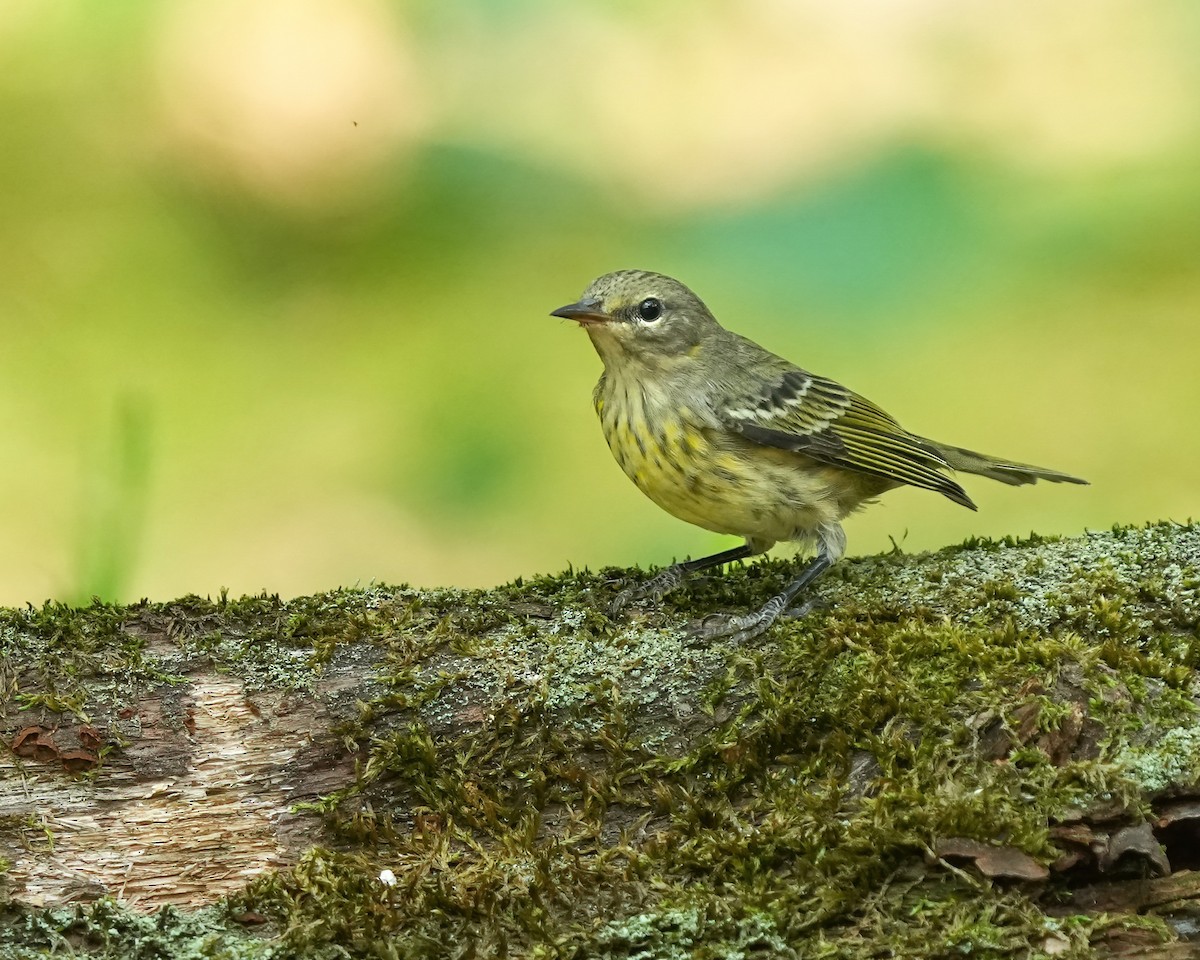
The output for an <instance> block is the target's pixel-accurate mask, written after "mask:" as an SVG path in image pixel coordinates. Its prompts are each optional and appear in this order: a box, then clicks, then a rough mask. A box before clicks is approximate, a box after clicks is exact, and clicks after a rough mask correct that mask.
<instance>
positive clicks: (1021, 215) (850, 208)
mask: <svg viewBox="0 0 1200 960" xmlns="http://www.w3.org/2000/svg"><path fill="white" fill-rule="evenodd" d="M0 204H2V206H0V324H2V331H3V348H2V351H0V363H2V367H0V447H2V461H0V462H2V463H3V469H2V471H0V530H2V531H3V543H4V545H5V549H4V551H3V554H2V555H0V602H3V603H8V604H12V603H19V602H23V601H26V600H31V601H39V600H41V599H42V598H44V597H47V596H54V597H61V598H65V599H79V598H84V597H87V596H89V595H92V594H99V595H101V596H103V597H106V598H113V599H131V598H136V597H139V596H143V595H149V596H152V597H157V598H168V597H170V596H173V595H177V594H182V593H187V592H199V593H212V592H215V591H216V590H218V589H219V588H220V587H222V586H226V587H229V588H230V589H231V590H233V591H235V592H244V591H256V590H258V589H261V588H265V589H268V590H271V591H280V592H282V593H284V594H298V593H302V592H308V591H314V590H319V589H325V588H329V587H333V586H335V585H338V584H352V583H355V582H366V581H369V580H372V579H375V580H385V581H389V582H397V581H409V582H412V583H416V584H447V585H450V584H458V585H484V584H493V583H496V582H500V581H504V580H508V579H511V578H513V577H516V576H521V575H529V574H532V573H536V572H553V571H557V570H560V569H562V568H564V567H565V566H566V565H567V564H573V565H575V566H583V565H587V566H590V567H593V568H595V567H598V566H602V565H606V564H620V565H627V564H634V563H640V564H649V563H665V562H668V561H670V560H671V559H672V557H676V556H680V557H681V556H683V555H686V554H692V555H699V554H701V553H705V552H709V551H711V550H715V549H720V548H723V547H725V546H731V545H732V541H730V540H729V539H728V538H721V537H717V536H715V535H713V534H709V533H707V532H705V531H703V530H699V529H696V528H692V527H689V526H688V525H686V524H683V523H681V522H679V521H676V520H674V519H672V518H671V517H669V516H667V515H665V514H663V513H661V512H660V511H659V510H658V509H657V508H656V507H655V506H653V505H652V504H651V503H650V502H649V501H648V500H646V499H645V498H644V497H642V496H641V495H640V494H639V493H638V492H637V491H636V490H635V489H634V488H633V486H632V485H631V484H629V482H628V481H627V480H626V479H625V478H624V476H623V475H621V473H620V471H619V469H618V468H617V466H616V465H615V463H614V462H613V461H612V460H611V457H610V455H609V453H608V451H607V449H606V447H605V445H604V442H603V440H602V438H601V435H600V430H599V427H598V424H597V423H596V422H595V417H594V414H593V412H592V409H591V401H590V393H591V388H592V384H593V382H594V380H595V378H596V376H597V375H598V373H599V369H600V364H599V361H598V359H597V358H596V356H595V355H594V353H593V352H592V349H591V347H590V344H589V343H588V342H587V338H586V337H585V336H583V335H582V334H581V333H580V332H579V331H578V330H576V329H573V327H572V325H570V324H567V323H564V322H560V321H557V320H554V319H552V318H550V317H548V316H547V313H548V312H549V311H550V310H552V309H554V308H555V307H558V306H560V305H562V304H563V303H566V302H569V301H571V300H573V299H575V298H576V297H577V296H578V294H579V293H580V292H581V291H582V289H583V287H584V286H585V285H586V283H587V282H588V281H589V280H590V279H591V278H592V277H594V276H596V275H598V274H600V273H604V272H607V271H609V270H612V269H617V268H622V267H633V266H636V267H641V268H646V269H654V270H659V271H662V272H665V273H669V274H672V275H674V276H677V277H679V278H680V279H682V280H683V281H684V282H686V283H688V284H689V285H691V286H692V287H693V288H694V289H696V290H697V292H698V293H699V294H700V295H701V296H702V297H704V299H705V300H706V301H707V302H708V303H709V305H710V306H711V307H712V308H713V310H714V312H715V313H716V314H717V316H718V317H720V318H721V319H722V320H723V321H724V322H725V323H726V325H728V326H730V327H733V328H734V329H737V330H738V331H739V332H743V333H746V334H748V335H750V336H752V337H754V338H755V339H757V340H759V341H760V342H762V343H763V344H764V345H766V346H768V347H770V348H772V349H774V350H775V351H776V352H779V353H782V354H785V355H786V356H788V357H789V358H790V359H792V360H794V361H796V362H797V363H800V364H801V365H803V366H806V367H808V368H809V369H812V370H815V371H817V372H820V373H824V374H827V375H830V376H834V377H836V378H838V379H841V380H842V381H844V382H846V383H847V384H849V385H850V386H851V387H853V388H854V389H856V390H858V391H859V392H861V393H864V394H865V395H867V396H868V397H871V398H872V399H874V400H876V401H877V402H879V403H880V404H881V405H883V406H884V407H885V408H886V409H888V410H890V411H891V412H892V413H893V414H895V415H896V416H897V417H899V418H900V419H901V421H902V422H903V423H905V424H906V425H907V426H909V427H910V428H911V429H914V430H916V431H917V432H921V433H925V434H927V435H930V436H933V437H935V438H938V439H942V440H945V441H947V442H951V443H956V444H961V445H965V446H971V447H975V448H978V449H982V450H985V451H987V452H991V453H995V454H1000V455H1004V456H1011V457H1014V458H1018V459H1024V460H1029V461H1033V462H1036V463H1043V464H1045V465H1048V466H1051V467H1055V468H1059V469H1062V470H1067V471H1071V472H1075V473H1078V474H1081V475H1083V476H1086V477H1087V478H1089V479H1090V480H1091V481H1092V483H1093V486H1091V487H1088V488H1069V487H1068V488H1064V487H1055V486H1039V487H1037V488H1026V489H1021V490H1015V489H1011V488H1006V487H1002V486H1000V485H997V484H992V483H989V482H988V481H986V480H981V479H975V480H971V481H969V483H968V486H969V488H970V492H971V494H972V496H973V497H975V498H976V499H977V501H978V502H979V505H980V512H979V513H978V514H972V513H970V512H969V511H966V510H962V509H961V508H958V507H955V506H954V505H953V504H950V503H949V502H947V501H945V500H943V499H942V498H940V497H937V496H934V495H932V494H929V493H924V492H919V491H897V492H895V493H892V494H889V495H888V496H887V497H886V498H885V499H884V501H883V502H882V504H881V505H880V506H877V507H875V508H874V509H873V510H871V511H868V512H866V513H865V514H862V515H860V516H858V517H856V518H853V519H851V520H850V521H849V524H848V532H849V537H850V549H851V551H852V552H859V553H863V552H871V551H876V550H880V549H886V548H888V547H890V545H891V542H892V541H893V540H894V541H896V542H898V543H900V544H901V545H902V546H903V547H904V549H906V550H916V549H924V548H931V547H935V546H938V545H941V544H945V543H948V542H955V541H958V540H961V539H962V538H964V537H967V536H969V535H972V534H978V535H991V536H998V535H1004V534H1008V533H1017V534H1021V533H1026V532H1028V531H1030V530H1037V531H1039V532H1042V533H1078V532H1079V531H1081V530H1083V529H1085V528H1089V527H1092V528H1096V527H1107V526H1109V525H1111V524H1113V523H1115V522H1129V521H1142V520H1149V519H1163V518H1176V519H1184V518H1186V517H1187V516H1189V515H1190V514H1192V513H1194V512H1195V506H1194V504H1195V503H1196V493H1195V488H1196V486H1197V481H1198V480H1200V441H1198V440H1197V439H1196V433H1197V429H1196V425H1195V420H1196V419H1197V414H1198V412H1200V384H1198V379H1197V361H1198V359H1200V7H1197V5H1196V4H1195V3H1193V2H1190V0H1104V2H1101V3H1096V2H1095V0H1064V2H1060V3H1057V4H1053V5H1045V4H1035V3H1030V2H1016V3H1014V2H1011V0H983V2H980V3H971V4H963V3H961V2H958V0H910V2H905V3H889V2H884V0H851V2H847V0H804V2H802V0H793V2H789V0H738V2H732V0H730V2H712V0H688V2H682V0H664V2H660V3H657V4H655V5H653V6H650V5H648V4H647V5H641V4H633V3H628V2H609V3H599V2H578V3H572V4H564V3H559V2H553V0H520V2H517V0H513V2H507V3H505V2H499V0H437V2H432V0H414V2H411V3H400V2H395V3H385V2H382V0H181V2H153V3H151V2H149V0H141V2H137V0H124V2H121V3H114V4H101V3H94V2H84V0H74V2H72V0H55V2H52V3H48V2H46V0H4V2H3V3H0Z"/></svg>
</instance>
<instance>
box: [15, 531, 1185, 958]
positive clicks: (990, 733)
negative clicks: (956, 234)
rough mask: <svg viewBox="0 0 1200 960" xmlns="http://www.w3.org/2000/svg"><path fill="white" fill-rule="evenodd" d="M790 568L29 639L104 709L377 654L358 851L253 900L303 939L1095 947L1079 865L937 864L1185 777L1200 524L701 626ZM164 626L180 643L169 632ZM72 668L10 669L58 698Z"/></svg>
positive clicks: (875, 577)
mask: <svg viewBox="0 0 1200 960" xmlns="http://www.w3.org/2000/svg"><path fill="white" fill-rule="evenodd" d="M795 571H796V564H795V563H793V562H787V561H766V562H761V563H757V564H753V565H747V566H739V567H734V568H732V569H730V570H728V571H727V572H726V573H724V574H723V575H716V576H712V577H709V578H708V579H707V580H705V581H703V582H700V583H697V584H695V585H692V586H691V587H689V588H687V589H685V590H683V591H680V592H679V593H677V594H675V595H673V596H672V597H671V598H670V599H669V600H668V601H667V602H666V603H664V604H662V605H661V606H660V607H658V608H654V609H646V610H642V611H635V612H634V613H633V614H632V615H631V616H630V617H629V618H626V619H622V620H620V621H618V622H613V621H610V620H609V619H608V617H606V616H605V615H604V613H603V610H604V609H605V604H606V603H607V601H608V600H609V599H611V597H612V596H613V595H614V593H615V591H616V590H617V589H618V588H619V580H620V577H619V576H618V574H617V573H616V572H613V571H606V572H603V573H602V574H599V575H593V574H589V573H587V572H586V571H585V572H583V573H568V574H565V575H563V576H560V577H553V578H550V577H547V578H539V579H537V580H535V581H531V582H525V583H515V584H512V585H509V586H507V587H503V588H500V589H498V590H495V591H489V592H483V591H450V590H441V591H413V590H410V589H406V588H393V587H386V586H372V587H370V588H367V589H365V590H344V591H334V592H332V593H329V594H324V595H319V596H316V597H306V598H299V599H297V600H293V601H281V600H280V599H279V598H277V597H255V598H245V599H242V600H233V601H231V600H229V599H228V598H224V597H222V598H220V599H219V600H218V601H217V602H215V603H214V602H210V601H203V600H199V599H197V598H188V599H186V600H183V601H179V602H177V603H175V604H166V605H140V606H138V607H133V608H129V609H127V610H125V611H118V610H115V609H110V608H103V607H98V608H89V610H90V612H89V611H68V610H65V609H56V610H52V611H49V612H46V613H43V615H42V617H41V618H40V619H37V620H35V619H27V620H24V621H22V620H20V618H19V616H18V615H13V616H12V617H11V618H10V619H9V620H8V621H6V622H7V624H8V626H9V627H10V628H11V630H12V631H14V632H15V633H14V634H12V635H15V636H16V637H17V641H16V642H17V643H18V644H21V645H23V646H22V650H24V651H26V652H27V653H28V652H29V651H30V650H31V649H32V648H31V647H30V642H31V640H30V638H32V637H37V638H45V637H47V636H50V637H53V636H55V635H56V634H55V632H54V631H55V630H56V629H61V631H62V635H63V636H64V637H66V636H69V637H74V638H86V637H92V638H105V639H103V641H100V640H94V642H93V644H92V646H91V648H90V651H89V650H84V651H83V652H72V653H69V654H68V662H69V663H71V664H73V665H74V666H73V669H74V671H75V676H76V677H78V682H77V683H74V684H72V685H70V686H67V687H65V688H63V689H56V690H55V692H54V695H55V696H59V697H65V696H77V697H84V699H81V700H79V701H78V702H77V703H75V704H74V707H73V709H77V710H78V711H80V712H81V713H83V714H86V713H88V712H91V711H93V710H94V709H95V707H96V704H95V702H94V697H93V699H87V698H86V695H87V694H88V693H89V692H90V691H92V689H93V688H92V686H91V683H90V681H88V679H87V678H88V677H89V676H91V677H96V676H100V677H107V676H108V675H109V674H108V673H107V672H106V671H108V670H109V669H110V666H109V665H110V664H117V663H119V664H121V665H122V667H121V669H122V670H123V671H124V675H125V679H124V680H123V681H122V682H124V683H127V684H137V683H142V684H150V685H152V684H155V683H162V682H164V679H174V678H176V677H178V676H183V675H184V674H186V672H187V670H188V669H189V664H190V663H193V662H196V660H195V658H207V660H208V661H211V662H212V663H214V664H215V665H216V666H217V667H218V668H219V669H222V670H227V671H230V672H232V673H235V674H237V675H240V676H245V677H247V678H250V679H252V682H253V683H254V684H266V685H271V686H282V687H286V688H291V689H300V690H312V691H319V690H320V689H321V683H322V680H323V678H325V677H326V676H329V675H331V674H335V673H337V672H338V671H344V670H348V669H350V668H354V669H356V670H358V671H360V672H361V673H365V675H366V678H367V679H366V680H365V681H364V682H363V683H362V684H361V685H360V686H359V687H358V688H357V689H356V690H355V691H354V692H353V695H352V696H351V697H350V698H349V699H343V700H341V701H337V702H336V703H334V702H331V703H330V709H331V710H332V711H333V712H334V713H335V715H338V716H340V717H341V720H340V722H339V724H338V725H337V728H336V730H335V735H336V737H337V738H338V740H339V741H340V742H341V743H342V744H344V745H345V747H346V749H347V750H349V751H351V752H352V753H353V754H355V755H356V757H357V758H358V765H357V771H358V772H357V775H356V777H355V780H354V782H353V783H351V784H348V785H347V787H346V788H345V789H344V790H342V791H340V792H339V793H337V794H335V795H332V796H330V797H328V798H326V799H325V801H324V802H322V803H320V804H317V805H314V806H313V809H315V810H317V811H319V813H320V814H321V817H322V822H323V825H324V830H325V832H324V834H323V836H322V837H320V838H319V839H320V840H321V841H322V842H324V843H325V844H326V845H327V847H337V848H338V849H339V851H340V852H333V851H332V850H330V849H327V848H321V847H315V848H314V849H313V850H311V851H310V852H309V853H308V854H307V855H306V856H305V857H304V858H303V859H302V860H301V862H300V863H299V864H298V865H297V866H296V867H294V868H293V869H291V870H287V871H282V872H279V873H274V874H270V875H267V876H265V877H263V878H261V879H259V880H257V881H255V882H253V883H252V884H250V886H249V887H248V888H247V889H246V891H245V892H244V893H243V894H241V895H239V896H238V897H237V898H235V899H234V901H233V902H232V903H231V904H230V914H229V916H235V915H239V914H245V913H262V914H264V915H265V916H266V917H268V918H269V919H270V921H271V926H270V928H269V930H270V933H271V935H272V936H273V937H277V939H275V940H272V941H271V942H272V943H273V944H274V946H273V947H272V949H278V950H280V951H282V953H280V954H279V955H298V956H301V955H314V956H320V955H321V952H322V951H330V950H333V949H334V946H335V945H341V946H344V947H346V948H347V949H348V950H349V951H350V952H351V954H352V955H361V956H399V957H424V956H445V955H447V953H446V950H445V945H446V944H467V943H469V944H472V945H473V948H474V949H475V950H476V951H477V953H476V955H478V956H493V955H495V956H502V955H511V956H545V957H551V956H553V957H558V956H562V957H573V956H600V957H608V956H611V957H623V958H627V960H628V958H631V957H639V956H647V957H649V956H655V957H657V956H667V957H669V956H675V955H679V956H693V955H695V956H710V957H753V956H758V955H761V956H764V957H765V956H772V957H775V956H789V955H795V956H805V957H808V956H813V957H854V956H862V955H864V951H867V952H869V953H870V955H888V956H896V957H941V956H947V957H950V956H960V955H961V954H963V953H970V954H971V955H973V956H985V957H986V956H997V957H999V956H1015V955H1022V956H1024V955H1029V954H1028V950H1029V945H1031V944H1034V945H1036V944H1038V943H1041V942H1042V941H1043V940H1045V938H1047V937H1051V936H1053V937H1054V938H1056V949H1061V948H1063V945H1064V944H1065V945H1066V948H1068V949H1069V950H1071V951H1073V952H1072V953H1071V954H1069V955H1072V956H1088V955H1090V948H1089V946H1088V943H1089V938H1090V937H1092V936H1093V935H1095V934H1097V932H1098V931H1100V930H1101V929H1102V928H1103V926H1104V924H1106V923H1110V922H1112V921H1111V920H1108V919H1105V918H1103V917H1098V916H1088V915H1084V914H1080V915H1077V916H1067V917H1061V918H1057V919H1054V918H1051V917H1049V916H1048V915H1047V914H1046V912H1045V910H1044V909H1043V903H1044V902H1047V901H1048V900H1050V899H1053V895H1054V892H1055V890H1056V888H1057V887H1061V886H1063V885H1064V884H1066V883H1068V882H1069V880H1067V879H1061V880H1057V881H1055V882H1053V883H1051V884H1050V885H1049V886H1048V887H1047V888H1046V889H1045V890H1039V889H1036V888H1030V889H1025V888H1022V887H1020V886H1018V885H1008V886H1005V884H1004V883H1001V882H998V883H995V884H993V883H989V882H986V881H984V880H982V879H980V878H979V877H978V876H977V875H975V874H973V873H972V871H971V870H970V869H959V868H957V867H954V866H952V865H946V864H943V863H941V862H939V861H938V860H937V858H936V856H935V853H934V851H935V850H936V848H937V845H938V842H939V841H940V840H943V839H945V838H950V837H960V838H968V839H974V840H978V841H982V842H984V843H988V844H996V845H1001V846H1006V847H1012V848H1016V849H1018V850H1020V851H1023V852H1024V853H1025V854H1027V855H1029V856H1031V857H1033V858H1035V859H1037V860H1039V861H1041V862H1043V863H1050V862H1052V861H1053V860H1054V859H1055V858H1056V857H1057V856H1058V854H1059V852H1060V851H1059V850H1057V849H1056V847H1055V845H1054V843H1053V840H1052V836H1051V832H1050V826H1051V824H1053V823H1054V822H1055V821H1057V820H1059V819H1064V818H1068V817H1074V816H1077V815H1078V812H1079V811H1081V810H1084V811H1086V810H1087V809H1089V808H1091V807H1093V806H1096V805H1103V806H1106V807H1108V808H1112V807H1113V806H1116V807H1117V808H1121V807H1124V808H1125V809H1128V810H1129V811H1131V814H1130V815H1131V816H1136V813H1137V811H1139V810H1144V809H1145V807H1146V804H1147V801H1148V796H1149V793H1150V792H1152V791H1156V790H1163V789H1165V788H1166V787H1167V786H1169V785H1172V784H1183V783H1192V782H1195V780H1196V778H1197V775H1198V774H1200V771H1198V770H1197V769H1196V767H1195V763H1194V760H1193V759H1192V758H1194V757H1195V756H1197V755H1200V749H1198V747H1200V743H1198V742H1197V741H1198V740H1200V726H1197V719H1196V717H1197V713H1196V702H1197V685H1196V673H1195V671H1196V667H1197V664H1200V632H1198V624H1200V573H1198V571H1200V529H1197V528H1196V527H1179V526H1173V525H1155V526H1150V527H1147V528H1142V529H1128V530H1124V529H1123V530H1118V531H1115V532H1113V533H1111V534H1103V535H1089V536H1088V537H1086V538H1083V539H1081V540H1076V541H1056V540H1041V539H1036V538H1035V539H1034V540H1031V541H1025V542H1017V541H1005V542H1001V543H991V542H982V541H975V542H971V543H969V544H966V545H964V546H962V547H959V548H955V549H952V550H947V551H943V552H941V553H938V554H932V555H926V556H920V557H905V556H903V555H901V554H899V553H898V552H893V553H891V554H888V555H885V556H880V557H870V558H863V559H860V560H853V561H847V562H846V563H844V564H841V565H839V566H838V567H837V568H835V570H834V571H833V572H832V573H831V574H830V575H829V577H828V578H827V579H826V580H824V581H822V582H821V583H820V585H819V587H818V589H817V591H816V595H817V597H818V598H819V599H820V600H821V601H822V605H821V606H819V607H818V608H817V609H816V610H815V611H814V612H812V613H810V614H808V615H807V616H805V617H804V618H802V619H799V620H794V621H789V622H786V623H783V624H781V625H779V626H777V627H776V628H775V629H773V630H772V631H770V632H769V633H768V634H767V635H766V636H765V637H763V638H760V639H759V640H758V641H756V642H755V643H753V644H749V645H745V646H742V647H736V646H731V645H727V644H710V645H703V646H702V645H695V644H691V643H689V642H688V641H687V640H686V639H685V637H684V635H683V633H682V632H681V631H680V629H679V628H680V626H681V624H682V622H683V621H684V620H685V619H691V618H693V617H697V616H702V615H704V614H705V613H707V612H709V611H711V610H715V609H725V608H730V607H748V606H751V605H753V604H757V603H761V602H762V601H763V600H765V599H766V598H767V597H769V596H771V595H772V594H773V593H775V592H776V591H778V589H779V588H780V587H781V586H782V585H783V583H785V582H786V581H787V579H789V578H790V577H791V576H794V574H795ZM21 615H24V616H28V615H27V614H25V613H24V612H23V613H22V614H21ZM54 624H58V627H55V626H54ZM156 630H157V631H161V632H165V633H167V634H169V635H170V636H172V637H173V638H175V639H176V640H177V642H178V646H177V647H171V648H170V649H169V650H166V651H161V650H160V651H158V652H156V653H155V652H152V651H149V650H148V649H147V648H146V646H145V644H144V643H143V641H142V640H141V639H140V638H141V637H143V636H145V635H147V634H148V633H149V634H152V633H153V632H154V631H156ZM52 662H53V659H52V658H47V659H45V660H37V658H36V656H35V657H34V668H33V669H32V672H29V671H26V672H23V673H21V674H20V675H17V674H14V675H12V677H10V683H14V684H15V687H16V689H17V690H18V691H19V692H20V693H21V694H22V695H24V696H26V697H27V698H34V697H37V696H39V695H41V694H40V691H41V690H42V689H43V688H42V684H43V683H46V682H47V679H46V678H47V675H48V672H49V671H50V669H51V668H50V664H51V663H52ZM38 664H42V665H43V666H42V667H40V668H39V667H38V666H37V665H38ZM39 671H40V672H39ZM357 675H358V674H356V676H357ZM113 682H115V681H113ZM106 689H107V688H106ZM27 702H30V703H31V702H32V700H27ZM51 706H52V705H51V704H49V703H47V704H46V708H47V709H50V707H51ZM985 740H987V741H988V742H991V743H992V744H993V747H991V748H988V749H984V747H983V746H982V744H983V743H984V742H985ZM997 743H999V744H1002V747H1000V748H996V747H995V744H997ZM317 839H318V837H314V840H317ZM384 869H387V870H391V871H392V872H393V873H394V874H395V877H396V881H397V882H396V884H395V886H388V885H386V884H384V883H382V882H381V881H380V879H379V875H380V871H381V870H384ZM1121 922H1124V921H1121ZM864 944H869V947H866V946H864ZM273 955H274V954H273ZM330 955H332V954H330Z"/></svg>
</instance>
